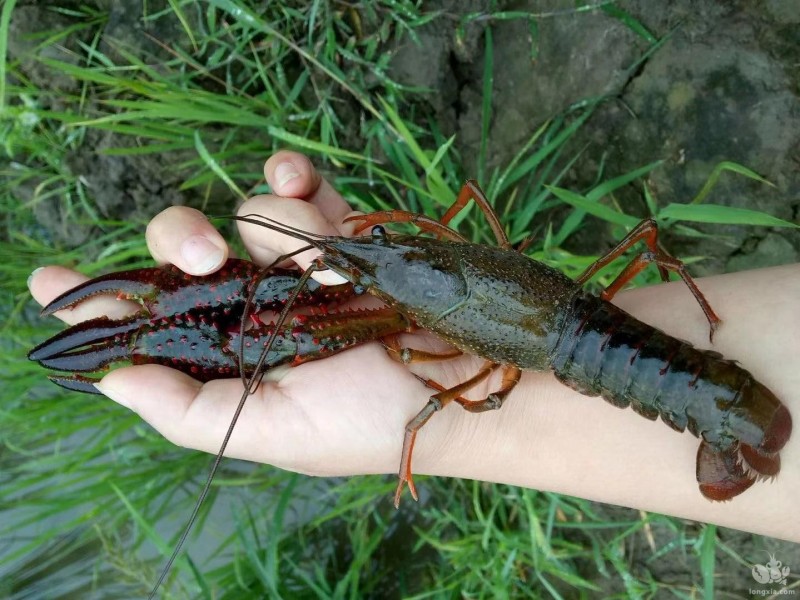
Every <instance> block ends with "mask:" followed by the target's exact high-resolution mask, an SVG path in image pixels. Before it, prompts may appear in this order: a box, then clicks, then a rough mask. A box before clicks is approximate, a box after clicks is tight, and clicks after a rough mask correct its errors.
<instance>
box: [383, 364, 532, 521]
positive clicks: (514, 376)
mask: <svg viewBox="0 0 800 600" xmlns="http://www.w3.org/2000/svg"><path fill="white" fill-rule="evenodd" d="M498 367H500V365H498V364H497V363H493V362H489V361H487V362H486V363H485V364H484V365H483V367H481V369H480V370H479V371H478V372H477V373H476V374H475V375H473V376H472V377H471V378H469V379H468V380H467V381H465V382H463V383H460V384H458V385H456V386H454V387H451V388H449V389H446V388H444V387H443V386H442V385H440V384H438V383H437V382H435V381H433V380H432V379H423V381H424V382H425V383H426V385H428V386H430V387H432V388H434V389H438V390H439V393H438V394H434V395H433V396H431V397H430V399H429V400H428V403H427V404H426V405H425V407H424V408H423V409H422V410H421V411H419V413H417V416H415V417H414V418H413V419H412V420H411V421H409V422H408V424H407V425H406V433H405V437H404V438H403V453H402V456H401V458H400V471H399V477H400V481H399V482H398V484H397V490H396V491H395V494H394V505H395V507H399V506H400V495H401V494H402V493H403V488H404V487H405V485H406V483H408V489H409V491H410V492H411V496H412V497H413V498H414V500H417V489H416V487H415V486H414V479H413V476H412V473H411V456H412V454H413V453H414V443H415V442H416V440H417V433H418V432H419V430H420V429H422V427H423V426H424V425H425V423H427V422H428V421H429V420H430V418H431V417H432V416H433V415H434V413H436V412H438V411H440V410H442V409H443V408H444V407H445V406H447V405H448V404H449V403H450V402H452V401H456V402H457V403H458V404H460V405H461V407H462V408H464V409H465V410H468V411H470V412H475V413H478V412H485V411H487V410H497V409H499V408H500V407H501V406H502V405H503V402H504V401H505V399H506V398H507V397H508V394H510V393H511V390H513V389H514V386H516V385H517V383H519V379H520V376H521V374H522V371H520V369H519V368H517V367H513V366H510V365H506V366H503V367H502V368H503V370H504V372H503V381H502V384H501V386H500V389H499V390H497V391H496V392H494V393H492V394H489V395H488V396H487V397H486V398H484V399H482V400H467V399H466V398H464V397H462V395H461V394H463V393H464V392H466V391H467V390H469V389H470V388H472V387H474V386H476V385H477V384H479V383H480V382H481V381H483V380H484V379H486V378H487V377H488V376H489V375H491V373H492V371H494V370H495V369H496V368H498Z"/></svg>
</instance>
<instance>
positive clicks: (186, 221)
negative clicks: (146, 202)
mask: <svg viewBox="0 0 800 600" xmlns="http://www.w3.org/2000/svg"><path fill="white" fill-rule="evenodd" d="M146 238H147V247H148V248H149V249H150V253H151V254H152V255H153V258H155V259H156V261H157V262H159V263H171V264H173V265H175V266H177V267H178V268H179V269H180V270H181V271H183V272H185V273H189V274H191V275H206V274H208V273H211V272H213V271H216V270H217V269H218V268H219V267H221V266H222V264H223V263H224V262H225V260H226V259H227V258H228V245H227V244H226V243H225V240H224V239H223V238H222V236H221V235H220V233H219V232H218V231H217V230H216V229H214V226H213V225H211V223H209V221H208V219H207V218H206V216H205V215H204V214H203V213H201V212H200V211H199V210H195V209H194V208H189V207H187V206H171V207H170V208H167V209H166V210H163V211H161V212H160V213H159V214H157V215H156V216H155V217H154V218H153V220H152V221H150V223H149V224H148V225H147V233H146Z"/></svg>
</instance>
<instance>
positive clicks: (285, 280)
mask: <svg viewBox="0 0 800 600" xmlns="http://www.w3.org/2000/svg"><path fill="white" fill-rule="evenodd" d="M470 200H474V201H475V202H476V204H477V205H478V206H479V207H480V208H481V210H482V211H483V213H484V214H485V215H486V217H487V219H488V221H489V223H490V225H491V228H492V231H493V232H494V235H495V237H496V238H497V241H498V246H496V247H495V246H487V245H479V244H473V243H470V242H468V241H467V240H466V239H464V238H463V237H462V236H461V235H460V234H458V233H457V232H455V231H454V230H452V229H450V228H449V227H448V226H447V225H448V223H449V222H450V221H451V220H452V219H453V217H454V216H455V215H456V214H458V212H459V211H460V210H462V209H463V208H464V207H465V206H466V205H467V204H468V203H469V202H470ZM235 218H237V219H238V220H240V221H244V222H247V223H251V224H255V225H259V226H263V227H266V228H268V229H271V230H273V231H275V232H278V233H281V234H285V235H287V236H291V237H293V238H296V239H298V240H301V241H303V242H304V243H306V244H308V246H307V247H306V248H316V249H319V250H320V251H321V252H322V255H321V256H320V257H319V258H318V259H317V260H316V261H315V262H314V263H313V264H312V266H311V267H310V268H309V269H307V270H306V272H305V273H304V274H303V275H302V276H298V274H297V273H294V272H291V271H285V270H280V269H276V268H272V269H270V270H268V271H266V272H265V273H263V272H262V273H261V274H259V275H258V276H256V272H257V271H256V270H257V267H255V266H253V265H251V264H250V263H246V262H242V261H232V262H230V263H228V265H227V267H226V269H223V270H222V271H220V272H219V273H217V274H215V275H212V276H209V277H203V278H198V277H189V276H185V275H182V274H181V273H180V272H179V271H177V270H176V269H174V268H167V269H166V270H163V269H145V270H139V271H132V272H127V273H121V274H116V275H112V276H106V277H102V278H98V279H95V280H92V281H90V282H87V283H86V284H84V285H82V286H80V287H79V288H77V289H75V290H73V291H71V292H68V293H67V294H64V295H63V296H62V297H60V298H58V299H56V300H55V301H54V302H53V303H51V304H50V305H48V306H47V307H45V309H44V312H45V314H49V313H51V312H53V311H55V310H60V309H63V308H66V307H69V306H72V305H74V304H75V303H77V302H80V301H81V300H82V299H84V298H86V297H88V296H90V295H93V294H95V293H103V292H109V291H114V292H116V293H119V294H122V295H123V296H124V297H126V298H135V299H137V300H138V301H140V302H141V303H142V305H143V310H142V311H141V312H140V313H138V314H137V315H135V316H133V317H130V318H128V319H125V320H123V321H111V320H109V319H104V318H101V319H95V320H93V321H89V322H87V323H83V324H80V325H76V326H73V327H72V328H70V329H68V330H67V331H65V332H63V333H61V334H59V335H57V336H55V337H53V338H51V339H50V340H48V341H46V342H44V343H43V344H41V345H39V346H37V347H36V348H35V349H34V350H32V351H31V353H30V355H29V357H30V358H31V359H32V360H37V361H39V362H40V363H42V364H43V365H44V366H47V367H49V368H52V369H56V370H63V371H69V372H72V374H71V375H67V376H53V377H51V378H52V379H53V380H54V381H55V382H56V383H58V384H60V385H63V386H65V387H69V388H71V389H77V390H80V391H88V392H91V391H94V388H93V386H92V380H91V379H90V378H87V377H85V376H83V375H79V374H77V373H78V372H91V371H96V370H97V369H100V368H102V367H105V366H106V365H107V364H109V363H110V362H112V361H115V360H121V359H127V360H129V361H131V362H134V363H142V362H156V363H162V364H167V365H170V366H174V367H175V368H178V369H181V370H183V371H185V372H186V373H188V374H190V375H192V376H194V377H197V378H199V379H201V380H208V379H211V378H215V377H237V376H241V377H245V378H249V379H248V381H247V382H246V383H247V385H246V389H245V394H244V396H243V398H242V401H244V399H245V398H246V396H247V394H248V392H251V391H252V389H253V387H254V385H256V384H257V381H258V376H259V373H260V370H261V368H262V367H265V368H270V367H272V366H275V365H278V364H286V363H290V364H299V363H302V362H306V361H309V360H316V359H319V358H323V357H325V356H328V355H330V354H333V353H336V352H340V351H343V350H346V349H347V348H350V347H352V346H354V345H357V344H360V343H363V342H367V341H371V340H377V339H380V340H382V341H383V343H384V345H385V346H386V348H387V350H388V351H389V353H390V355H391V356H392V357H393V358H395V359H397V360H399V361H401V362H405V363H410V362H415V361H417V360H432V359H436V358H437V357H438V358H442V359H447V358H451V357H453V356H456V355H459V354H460V353H462V352H463V353H469V354H475V355H478V356H480V357H482V358H483V359H485V363H484V364H483V366H482V367H481V368H480V369H479V370H478V372H477V373H475V374H474V375H473V376H471V377H470V378H468V379H467V380H466V381H464V382H463V383H461V384H459V385H457V386H455V387H451V388H445V387H444V386H442V385H440V384H439V383H438V382H436V381H434V380H431V379H426V380H425V383H426V384H427V385H428V386H429V387H430V388H432V389H434V390H436V393H435V394H433V395H431V396H430V398H429V400H428V402H427V404H425V406H424V407H423V408H422V410H421V411H420V412H419V413H418V414H417V416H416V417H415V418H414V419H412V420H411V421H410V422H409V423H408V425H407V426H406V430H405V436H404V443H403V450H402V456H401V461H400V470H399V476H400V481H399V484H398V487H397V491H396V493H395V503H396V504H397V503H399V499H400V495H401V492H402V491H403V489H404V487H405V485H408V486H409V488H410V491H411V493H412V495H413V496H414V497H415V498H416V496H417V493H416V489H415V486H414V483H413V479H412V468H411V458H412V454H413V449H414V444H415V441H416V437H417V433H418V432H419V430H420V429H421V428H422V427H423V426H424V425H425V424H426V423H427V422H428V421H429V420H430V419H431V418H432V417H433V415H434V414H435V413H436V412H438V411H440V410H441V409H442V408H444V407H445V406H446V405H447V404H449V403H451V402H456V403H457V404H459V405H461V406H462V407H463V408H464V409H466V410H468V411H470V412H484V411H489V410H496V409H499V408H501V407H502V405H503V403H504V402H505V401H507V400H508V398H509V396H510V395H511V394H512V392H513V390H514V387H515V385H516V384H517V382H518V381H519V379H520V375H521V371H522V370H533V371H545V370H552V371H553V372H554V373H555V376H556V377H557V378H558V379H559V380H560V381H561V382H563V383H564V384H565V385H567V386H570V387H571V388H573V389H575V390H577V391H579V392H580V393H582V394H586V395H589V396H598V395H599V396H602V397H603V398H604V399H605V400H607V401H608V402H610V403H612V404H614V405H615V406H619V407H628V406H630V407H631V408H633V409H634V410H635V411H636V412H637V413H638V414H640V415H642V416H644V417H646V418H648V419H650V420H655V419H656V418H658V417H661V419H662V420H663V421H664V422H665V423H666V424H667V425H669V426H670V427H671V428H673V429H675V430H677V431H684V430H686V429H688V430H689V431H690V432H691V433H692V434H693V435H695V436H697V437H699V438H701V442H700V446H699V449H698V453H697V469H696V478H697V481H698V483H699V488H700V492H701V493H702V494H703V496H705V497H706V498H708V499H710V500H728V499H731V498H733V497H735V496H737V495H738V494H741V493H742V492H744V491H745V490H747V489H748V488H749V487H750V486H752V485H753V483H754V482H755V481H756V480H758V479H760V478H767V477H773V476H775V475H777V473H778V471H779V470H780V456H779V452H780V450H781V449H782V448H783V446H784V445H785V444H786V442H787V440H788V439H789V437H790V434H791V427H792V421H791V416H790V414H789V411H788V410H787V408H786V407H785V406H784V405H783V404H782V403H781V402H780V401H779V400H778V399H777V398H776V396H775V395H774V394H773V393H772V392H771V391H770V390H769V389H767V388H766V387H765V386H764V385H763V384H761V383H759V382H758V381H756V380H755V378H754V377H753V376H752V375H751V374H750V373H749V372H748V371H746V370H745V369H743V368H741V367H740V366H738V365H737V364H736V363H735V362H734V361H732V360H728V359H725V358H723V357H722V356H721V355H720V354H718V353H716V352H712V351H705V350H700V349H697V348H695V347H693V346H692V345H691V344H689V343H687V342H683V341H681V340H678V339H675V338H673V337H670V336H669V335H667V334H665V333H663V332H661V331H659V330H657V329H655V328H653V327H651V326H649V325H646V324H644V323H642V322H640V321H638V320H637V319H635V318H634V317H632V316H631V315H629V314H628V313H626V312H625V311H623V310H621V309H620V308H617V307H616V306H614V305H613V304H611V303H610V302H609V300H611V298H613V296H614V295H615V294H616V293H617V292H618V291H619V290H620V289H622V288H623V287H624V285H625V284H626V283H627V282H628V281H630V279H631V278H632V277H633V276H635V275H636V274H637V273H638V272H640V271H641V270H642V269H643V268H645V267H646V266H647V265H648V264H650V263H654V264H655V265H657V266H658V268H659V270H660V271H661V274H662V277H663V278H665V279H666V278H667V271H674V272H676V273H678V275H679V276H680V277H681V279H682V280H683V281H684V282H685V284H686V285H687V286H688V288H689V290H690V291H691V292H692V294H693V295H694V297H695V298H696V300H697V302H698V304H699V306H700V308H701V309H702V311H703V312H704V314H705V316H706V318H707V320H708V323H709V326H710V335H712V336H713V333H714V331H715V329H716V328H717V326H718V324H719V322H720V320H719V318H718V317H717V315H716V314H715V312H714V311H713V309H712V308H711V306H710V305H709V303H708V302H707V301H706V299H705V297H704V296H703V294H702V292H701V291H700V290H699V288H698V287H697V285H696V284H695V282H694V281H693V280H692V278H691V277H690V276H689V274H688V273H687V271H686V269H685V267H684V265H683V263H681V262H680V261H679V260H677V259H675V258H674V257H672V256H670V255H668V254H667V253H666V252H664V251H663V250H662V249H661V248H660V247H659V245H658V239H657V233H658V230H657V226H656V223H655V221H652V220H646V221H644V222H642V223H641V224H640V225H639V226H638V227H636V228H635V229H634V230H633V231H631V232H630V233H629V234H628V235H627V236H626V237H625V239H623V240H622V241H621V242H620V243H619V244H618V245H617V246H616V247H615V248H613V249H612V250H611V251H610V252H609V253H608V254H607V255H606V256H604V257H602V258H601V259H600V260H598V261H597V262H596V263H594V264H593V265H592V266H590V267H589V268H588V269H587V270H586V271H585V272H584V273H583V274H582V275H581V276H580V277H578V278H577V279H576V280H574V281H573V280H572V279H570V278H568V277H566V276H565V275H563V274H562V273H560V272H559V271H557V270H555V269H553V268H551V267H549V266H547V265H544V264H542V263H540V262H537V261H534V260H532V259H530V258H528V257H526V256H525V255H524V254H522V253H521V252H519V251H518V250H515V249H514V248H512V246H511V244H510V242H509V240H508V238H507V236H506V234H505V232H504V230H503V228H502V226H501V225H500V223H499V221H498V219H497V216H496V215H495V213H494V212H493V210H492V209H491V207H490V205H489V203H488V201H487V199H486V198H485V196H484V195H483V193H482V192H481V190H480V188H479V187H478V186H477V184H476V183H474V182H471V181H470V182H467V184H465V186H464V187H463V189H462V190H461V193H460V194H459V196H458V198H457V199H456V202H455V203H454V204H453V206H451V207H450V209H449V210H448V211H447V212H446V213H445V215H444V216H443V217H442V218H441V219H440V220H439V221H436V220H433V219H431V218H428V217H425V216H423V215H418V214H414V213H408V212H403V211H384V212H378V213H373V214H370V215H362V216H357V217H351V219H350V220H354V221H356V222H357V223H358V230H357V232H360V231H364V230H366V229H368V228H371V231H370V233H369V234H367V235H361V236H357V237H353V238H346V237H338V236H321V235H316V234H311V233H308V232H305V231H302V230H299V229H296V228H293V227H288V226H285V225H283V224H281V223H278V222H276V221H273V220H270V219H266V218H260V217H258V216H257V215H245V216H239V217H235ZM389 222H410V223H414V224H415V225H417V226H418V227H420V228H421V229H422V230H423V232H426V233H429V234H432V236H433V237H422V236H413V235H396V234H390V233H388V232H387V231H386V230H385V229H384V227H383V224H385V223H389ZM639 241H643V242H644V243H645V244H646V245H647V248H648V249H647V250H646V251H644V252H642V253H640V254H639V255H638V256H636V257H635V258H634V259H633V260H632V261H631V262H630V264H629V265H628V266H627V267H626V268H625V269H624V270H623V272H622V273H621V274H620V275H619V276H618V277H617V279H615V280H614V282H613V283H612V284H611V285H610V286H608V287H607V288H606V289H605V290H604V292H603V293H602V294H601V295H600V297H597V296H593V295H591V294H588V293H587V292H585V291H584V290H583V284H584V283H585V282H586V281H587V280H588V279H589V278H590V277H592V276H593V275H594V274H595V273H596V272H597V271H598V270H599V269H601V268H603V267H604V266H606V265H607V264H608V263H610V262H611V261H612V260H613V259H615V258H616V257H618V256H620V255H621V254H622V253H623V252H624V251H626V250H627V249H628V248H629V247H631V246H632V245H633V244H635V243H637V242H639ZM282 258H285V257H282ZM277 262H278V261H276V264H277ZM321 270H331V271H334V272H335V273H337V274H338V275H340V276H342V277H344V279H346V280H347V281H348V282H349V283H347V284H343V285H342V286H332V287H328V286H321V285H319V284H316V283H313V282H312V280H310V278H309V275H310V274H311V273H312V272H314V271H321ZM197 286H204V289H203V291H202V292H200V293H198V294H196V295H192V294H190V293H189V290H191V289H196V288H197ZM362 293H368V294H371V295H373V296H376V297H377V298H378V299H380V300H381V301H382V302H383V303H384V304H385V305H386V306H385V307H384V308H379V309H373V310H368V311H363V312H358V313H353V312H349V311H337V310H336V308H335V306H334V305H335V304H336V303H337V302H340V301H341V300H343V299H346V298H349V297H351V296H353V295H356V294H362ZM194 298H198V299H200V300H195V299H194ZM212 298H213V300H212ZM251 306H252V310H251V308H250V307H251ZM298 307H313V308H316V309H317V311H318V312H316V313H313V314H310V315H308V314H306V315H303V314H301V315H294V316H292V315H291V314H290V313H291V311H292V310H294V309H295V308H298ZM266 309H269V310H273V311H279V312H280V315H279V316H278V318H277V319H276V320H275V321H274V322H271V323H263V322H261V320H260V319H259V318H258V317H257V316H254V317H252V321H253V324H254V326H253V327H252V328H250V329H246V328H245V327H244V326H243V325H242V322H243V321H244V320H245V319H246V317H247V315H248V314H253V315H257V313H258V312H259V311H261V310H266ZM414 329H423V330H426V331H430V332H432V333H434V334H436V335H437V336H439V337H441V338H442V339H443V340H445V341H446V342H447V343H449V344H450V345H451V346H453V347H454V350H453V351H450V352H445V353H442V354H441V355H436V354H434V353H430V352H421V351H419V350H414V349H411V348H403V347H401V345H400V343H399V337H398V335H399V334H400V333H403V332H406V331H411V330H414ZM497 370H500V371H501V372H502V377H501V382H500V384H499V388H498V389H497V390H496V391H494V392H492V393H490V394H488V395H487V396H486V397H485V398H483V399H481V400H468V399H466V398H464V396H463V394H464V393H466V392H467V391H468V390H469V389H470V388H472V387H474V386H476V385H477V384H479V383H481V382H483V381H485V380H486V379H487V378H488V377H489V376H490V375H491V374H492V373H493V372H495V371H497ZM237 414H238V413H237ZM229 431H230V430H229ZM221 453H222V451H220V455H221Z"/></svg>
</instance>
